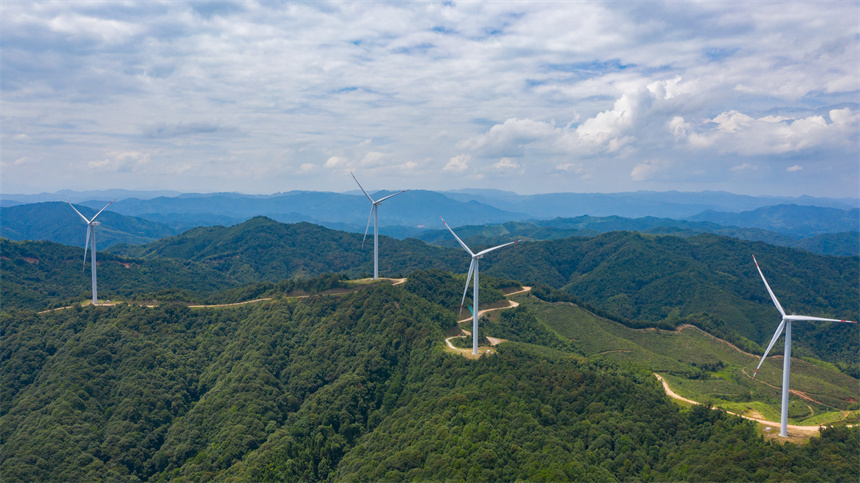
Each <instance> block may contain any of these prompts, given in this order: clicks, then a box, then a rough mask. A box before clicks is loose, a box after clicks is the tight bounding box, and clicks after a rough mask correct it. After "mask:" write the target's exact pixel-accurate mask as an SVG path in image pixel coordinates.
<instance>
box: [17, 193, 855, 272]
mask: <svg viewBox="0 0 860 483" xmlns="http://www.w3.org/2000/svg"><path fill="white" fill-rule="evenodd" d="M78 206H79V207H81V209H82V210H84V211H85V212H86V213H85V214H88V215H87V216H90V215H92V214H93V213H95V211H94V210H96V209H101V208H102V207H103V206H104V204H103V203H102V202H100V201H89V202H86V203H84V204H79V205H78ZM109 210H110V211H105V213H103V214H102V216H101V218H100V221H102V223H103V224H102V226H100V227H99V230H98V236H97V237H98V240H99V246H100V247H109V246H112V245H114V244H116V243H126V244H130V245H140V244H144V243H148V242H151V241H154V240H156V239H159V238H162V237H165V236H170V235H175V234H178V233H180V232H182V231H185V230H188V229H191V228H195V227H199V226H218V225H222V226H232V225H236V224H238V223H242V222H244V221H245V220H247V219H250V218H251V216H249V214H250V213H254V211H255V210H259V211H261V212H268V213H269V214H268V215H267V216H268V217H269V218H271V219H274V220H276V221H280V222H283V223H300V222H309V223H313V224H316V225H321V226H326V227H328V228H332V229H336V230H342V231H348V232H353V233H362V234H363V233H364V229H365V227H366V226H367V225H366V221H367V215H368V213H369V203H368V202H367V200H366V199H365V198H364V197H363V196H360V195H343V194H336V193H318V192H293V193H289V194H284V195H278V196H270V197H247V196H243V195H235V194H215V195H183V196H179V197H170V198H167V197H158V198H153V199H149V200H142V199H137V198H133V199H126V200H121V201H117V202H115V203H114V204H112V205H111V206H110V208H109ZM288 210H296V211H288ZM381 212H382V213H381V216H380V220H381V221H382V223H383V226H382V227H381V228H380V233H381V234H384V235H388V236H391V237H393V238H399V239H405V238H408V237H412V238H418V239H421V240H424V241H426V242H429V243H433V244H441V245H447V246H455V245H454V240H453V238H451V236H450V234H449V233H448V232H447V230H444V229H443V228H442V224H441V221H440V220H439V215H440V214H444V216H445V219H446V220H447V221H448V222H449V223H450V224H451V225H453V226H457V227H459V228H458V233H459V235H460V236H461V237H462V238H464V239H466V240H467V241H468V242H469V243H487V244H491V243H502V242H505V241H510V240H515V239H520V238H523V239H530V240H554V239H559V238H565V237H569V236H595V235H597V234H600V233H606V232H610V231H637V232H642V233H655V234H671V235H676V236H682V237H686V236H691V235H695V234H698V233H713V234H717V235H722V236H729V237H733V238H738V239H741V240H752V241H763V242H766V243H769V244H772V245H779V246H786V247H792V248H799V249H802V250H807V251H811V252H814V253H819V254H824V255H838V256H850V255H860V234H858V231H860V222H858V213H860V210H858V209H852V210H841V209H837V208H827V207H816V206H799V205H778V206H772V207H764V208H759V209H756V210H754V211H750V212H742V213H726V212H715V211H706V212H703V213H700V214H698V215H696V216H694V217H692V218H691V219H686V220H678V219H671V218H658V217H650V216H648V217H641V218H624V217H620V216H604V217H594V216H579V217H575V218H554V219H550V220H540V219H534V218H532V219H526V216H527V215H525V214H522V213H514V212H509V211H503V210H500V209H498V208H494V207H492V206H489V205H485V204H482V203H480V202H478V201H475V200H469V201H456V200H452V199H451V198H448V197H447V196H444V195H442V194H439V193H434V192H429V191H415V192H407V193H404V194H403V195H401V196H399V197H398V199H395V200H392V202H388V203H384V204H383V205H382V208H381ZM121 213H122V214H121ZM0 220H2V224H0V236H3V237H5V238H9V239H10V240H50V241H56V242H59V243H63V244H67V245H79V246H83V243H84V233H85V230H83V229H82V227H81V224H80V223H79V221H80V220H79V218H78V217H77V216H76V215H75V214H74V211H72V210H71V209H70V208H69V207H68V205H67V204H66V203H58V202H48V203H35V204H27V205H16V206H11V207H5V208H0ZM356 220H358V223H355V221H356ZM385 223H397V224H396V225H390V224H385Z"/></svg>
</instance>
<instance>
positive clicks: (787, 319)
mask: <svg viewBox="0 0 860 483" xmlns="http://www.w3.org/2000/svg"><path fill="white" fill-rule="evenodd" d="M753 262H755V268H757V269H758V274H759V275H761V280H762V282H764V286H765V288H767V293H768V294H770V298H771V300H773V304H774V305H776V310H779V313H780V314H781V315H782V321H781V322H780V323H779V327H777V328H776V332H775V333H774V334H773V339H771V340H770V344H768V346H767V350H766V351H764V355H763V356H761V360H760V361H759V363H758V367H756V368H755V372H754V373H753V377H755V376H756V374H758V370H759V368H760V367H761V364H762V363H763V362H764V358H765V357H767V354H768V352H770V349H771V348H772V347H773V345H774V344H775V343H776V340H777V339H779V336H780V334H782V329H783V327H784V328H785V355H784V356H783V361H782V414H781V415H780V426H779V435H780V436H782V437H783V438H785V437H787V436H788V375H789V369H790V368H791V322H792V321H793V320H811V321H820V322H845V323H849V324H856V323H857V322H854V321H853V320H838V319H823V318H821V317H810V316H808V315H793V314H792V315H786V314H785V310H783V309H782V305H780V304H779V300H777V299H776V295H774V294H773V290H771V289H770V285H768V284H767V280H765V278H764V274H763V273H762V272H761V268H760V267H759V266H758V261H757V260H756V259H755V255H753Z"/></svg>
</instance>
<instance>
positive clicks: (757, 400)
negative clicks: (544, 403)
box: [518, 297, 860, 425]
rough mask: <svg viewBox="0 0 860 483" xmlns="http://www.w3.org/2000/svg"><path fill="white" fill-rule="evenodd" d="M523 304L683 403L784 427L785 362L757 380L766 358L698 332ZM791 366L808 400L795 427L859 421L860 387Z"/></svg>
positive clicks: (771, 365)
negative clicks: (657, 377)
mask: <svg viewBox="0 0 860 483" xmlns="http://www.w3.org/2000/svg"><path fill="white" fill-rule="evenodd" d="M518 300H520V301H521V302H522V303H523V304H525V306H526V307H528V308H529V309H531V310H532V311H533V312H534V313H535V316H536V317H537V318H538V319H539V320H540V321H541V322H543V323H545V324H546V326H547V327H550V328H552V329H553V330H555V331H556V332H558V333H559V334H560V335H562V336H563V337H565V338H566V339H568V340H570V343H571V344H573V345H574V346H575V347H577V348H579V349H580V350H582V352H583V353H584V354H585V355H586V356H588V357H589V358H591V359H595V360H611V361H613V362H615V363H618V364H620V365H622V366H629V365H635V366H637V367H644V368H647V369H648V370H649V371H652V372H657V373H659V374H661V375H662V376H663V377H665V378H666V380H667V381H669V383H670V384H671V385H672V388H673V390H674V391H675V392H677V393H679V394H680V395H682V396H685V397H688V398H690V399H693V400H696V401H702V402H704V401H710V402H711V403H713V404H715V405H719V406H720V407H724V408H726V409H728V410H731V411H734V412H738V413H741V414H743V413H751V412H752V411H757V412H759V413H760V414H761V415H762V416H764V417H766V418H768V419H769V420H771V421H778V420H779V408H780V401H781V400H780V394H781V390H780V388H781V387H782V358H781V357H768V359H766V360H765V363H764V365H763V366H762V368H761V370H760V371H759V373H758V376H757V377H756V378H755V379H753V378H752V377H751V376H752V374H753V372H754V371H755V368H756V366H757V365H758V362H759V359H760V357H761V356H760V355H754V354H750V353H747V352H744V351H743V350H741V349H739V348H737V347H735V346H733V345H731V344H729V343H728V342H726V341H723V340H720V339H717V338H715V337H713V336H711V335H709V334H707V333H705V332H702V331H701V330H699V329H697V328H696V327H692V326H683V327H682V328H681V329H680V330H671V331H667V330H656V329H632V328H630V327H625V326H623V325H621V324H618V323H617V322H613V321H610V320H607V319H605V318H602V317H598V316H596V315H594V314H592V313H590V312H588V311H586V310H584V309H582V308H581V307H578V306H575V305H573V304H567V303H556V304H547V303H543V302H539V301H537V300H536V299H535V298H527V297H519V298H518ZM792 359H793V360H792V367H791V388H792V389H793V390H794V391H800V392H802V393H803V394H805V395H806V396H807V398H808V399H806V400H801V399H799V398H798V397H797V396H792V398H793V399H792V404H791V407H792V411H791V412H790V418H791V419H790V424H798V425H815V424H818V422H819V421H827V420H832V421H839V420H843V419H844V411H849V410H851V411H855V413H854V414H855V416H854V417H855V418H856V414H857V413H856V410H857V409H858V405H857V388H858V385H860V381H858V380H857V379H856V378H853V377H850V376H848V375H845V374H843V373H841V372H839V370H837V369H836V368H835V367H833V366H831V365H829V364H826V363H823V362H820V361H816V360H814V359H810V360H809V361H805V360H802V359H798V358H796V357H795V358H792ZM822 418H824V419H822Z"/></svg>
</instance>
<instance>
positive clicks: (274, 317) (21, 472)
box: [0, 284, 860, 482]
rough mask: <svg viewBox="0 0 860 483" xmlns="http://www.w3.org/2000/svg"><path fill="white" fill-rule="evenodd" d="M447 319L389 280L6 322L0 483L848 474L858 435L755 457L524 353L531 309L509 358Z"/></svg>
mask: <svg viewBox="0 0 860 483" xmlns="http://www.w3.org/2000/svg"><path fill="white" fill-rule="evenodd" d="M454 323H455V318H454V316H453V314H451V313H450V311H446V310H443V309H442V308H441V307H440V306H439V305H436V304H435V303H433V302H430V301H428V300H425V299H424V298H423V297H421V296H419V295H416V294H415V293H413V292H412V291H410V290H409V289H408V287H407V286H390V285H386V284H373V285H371V286H368V287H366V289H365V290H361V291H357V292H354V293H351V294H344V295H341V296H316V297H310V298H306V299H290V298H284V297H275V299H273V300H271V301H269V302H264V303H259V304H254V305H248V306H241V307H235V308H229V309H206V310H191V309H188V308H185V307H181V306H178V305H170V304H168V305H164V306H161V307H153V308H148V307H128V306H119V307H92V306H88V307H84V308H80V307H78V308H73V309H69V310H64V311H56V312H51V313H45V314H39V315H37V314H34V313H32V312H17V313H13V314H10V313H3V314H2V315H0V331H2V332H0V336H2V338H3V341H4V343H3V344H2V345H0V364H2V368H3V370H2V371H0V378H2V381H3V382H2V385H0V387H2V389H3V397H2V398H0V410H2V412H0V445H2V446H0V478H2V479H3V481H10V482H12V481H90V480H114V481H117V480H119V481H137V480H144V481H158V480H168V479H171V480H179V479H183V480H190V481H203V480H223V479H232V480H238V481H310V480H313V481H329V480H338V481H340V480H344V481H367V480H373V481H380V480H386V481H406V480H449V479H456V480H468V481H499V480H551V481H562V480H572V479H578V480H582V479H589V480H599V481H616V480H628V479H638V480H645V481H655V480H656V481H661V480H691V481H699V480H715V481H738V480H761V481H766V480H777V481H787V480H803V481H855V480H857V478H858V476H860V474H858V473H860V472H858V467H857V465H856V455H857V452H858V450H860V442H858V430H857V429H856V428H853V429H849V428H845V427H841V428H833V429H829V430H824V431H822V435H821V438H813V439H812V440H810V442H809V444H804V445H802V446H797V445H794V444H785V445H783V444H780V443H777V442H773V441H765V440H764V439H762V437H761V436H759V435H758V434H757V433H756V429H755V426H754V423H752V422H749V421H745V420H742V419H740V418H738V417H732V416H728V415H727V414H725V413H722V412H719V411H713V410H710V409H709V408H707V407H703V406H698V407H694V408H693V409H691V410H683V409H680V408H679V407H678V406H676V405H674V404H673V403H671V402H670V401H669V399H668V398H667V397H666V396H665V395H664V393H663V391H662V389H661V388H660V387H659V385H658V383H657V381H656V380H655V379H654V378H653V377H652V376H651V375H650V374H648V373H646V372H641V371H635V370H623V369H620V368H618V367H616V366H615V365H613V364H611V363H607V362H593V361H589V360H586V359H584V358H583V357H582V356H580V355H577V352H576V348H575V346H572V345H571V343H570V342H566V341H565V340H564V339H562V338H560V337H558V336H553V337H555V339H554V340H556V341H558V342H557V343H556V342H552V339H539V338H535V337H534V334H541V333H545V334H551V331H549V329H548V328H547V327H546V326H543V325H542V323H541V322H540V321H539V320H538V319H537V318H535V317H534V316H533V315H532V314H531V312H529V310H527V309H518V310H517V311H516V312H512V315H511V316H510V317H506V321H505V322H503V324H504V325H505V327H507V330H508V332H507V333H506V336H507V337H508V338H510V339H511V342H507V343H505V344H502V345H501V346H498V347H497V351H496V353H495V354H494V355H492V356H487V357H482V358H481V359H479V360H468V359H465V358H462V357H460V356H458V355H452V354H449V353H446V352H445V351H444V350H443V349H442V347H443V343H442V339H443V337H444V335H443V333H444V331H445V330H446V329H449V328H452V327H453V325H454ZM548 331H549V332H548ZM516 341H523V342H516ZM525 341H531V342H530V343H526V342H525ZM568 348H570V350H567V349H568Z"/></svg>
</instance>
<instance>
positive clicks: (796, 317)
mask: <svg viewBox="0 0 860 483" xmlns="http://www.w3.org/2000/svg"><path fill="white" fill-rule="evenodd" d="M785 319H786V320H811V321H817V322H845V323H846V324H856V323H857V322H854V321H853V320H841V319H825V318H822V317H810V316H808V315H786V316H785Z"/></svg>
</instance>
